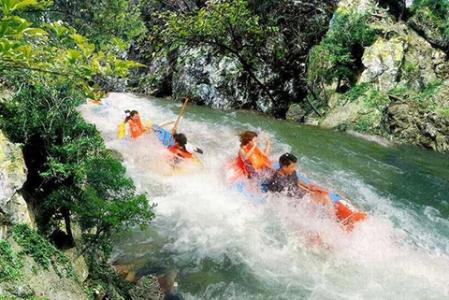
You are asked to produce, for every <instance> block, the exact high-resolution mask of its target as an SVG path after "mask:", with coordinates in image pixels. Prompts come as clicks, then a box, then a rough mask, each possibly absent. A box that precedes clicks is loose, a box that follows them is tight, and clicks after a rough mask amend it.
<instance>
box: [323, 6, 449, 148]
mask: <svg viewBox="0 0 449 300" xmlns="http://www.w3.org/2000/svg"><path fill="white" fill-rule="evenodd" d="M409 5H410V3H409ZM342 11H352V12H357V13H361V14H368V15H370V16H372V17H371V18H370V20H371V22H370V23H369V24H368V26H369V27H371V28H373V29H375V30H376V32H377V38H376V40H375V41H374V43H373V44H372V45H370V46H368V47H365V49H364V51H363V55H362V57H361V63H362V67H363V69H362V72H361V75H360V76H359V78H358V80H357V83H356V84H355V86H354V87H353V88H352V89H351V90H349V91H348V92H345V93H339V92H337V91H335V90H333V91H330V96H329V103H328V111H327V112H326V115H325V117H324V118H322V119H321V121H320V125H321V126H323V127H328V128H334V127H337V128H341V129H347V130H356V131H358V132H363V133H369V134H377V135H382V136H384V137H386V138H388V139H390V140H394V141H398V142H402V143H409V144H415V145H419V146H422V147H424V148H428V149H433V150H436V151H441V152H446V151H449V139H448V134H449V132H448V131H447V130H448V128H447V125H446V124H447V123H449V105H448V102H449V100H448V96H449V80H448V79H449V61H448V58H447V54H446V53H445V52H444V51H443V50H442V49H443V48H444V46H445V45H444V43H441V41H440V40H438V38H437V37H435V36H434V35H435V34H436V33H435V32H434V33H432V32H430V31H429V30H430V28H423V26H424V24H423V23H422V22H421V23H419V24H420V25H419V26H421V27H420V29H419V30H418V31H416V30H415V29H417V27H419V26H418V20H417V19H416V18H418V16H416V15H415V16H414V17H412V18H411V19H410V20H409V21H408V22H404V21H401V20H399V21H398V20H397V19H396V18H395V17H394V16H392V15H391V14H390V13H389V11H387V10H385V9H384V8H382V7H379V6H378V4H377V2H376V1H373V0H342V1H340V3H339V5H338V9H337V13H338V12H340V13H341V12H342ZM410 25H412V26H410ZM427 25H429V24H427ZM429 26H430V25H429ZM432 36H433V38H432ZM429 37H431V38H429ZM440 38H441V36H440ZM436 44H438V45H439V47H435V45H436ZM328 92H329V91H328Z"/></svg>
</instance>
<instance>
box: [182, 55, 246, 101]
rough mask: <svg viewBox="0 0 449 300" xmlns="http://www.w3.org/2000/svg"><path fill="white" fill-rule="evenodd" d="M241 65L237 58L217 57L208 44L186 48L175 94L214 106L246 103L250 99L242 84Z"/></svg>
mask: <svg viewBox="0 0 449 300" xmlns="http://www.w3.org/2000/svg"><path fill="white" fill-rule="evenodd" d="M241 76H242V72H241V66H240V64H239V63H238V61H236V60H235V59H233V58H230V57H226V56H224V57H216V56H213V55H212V54H211V51H210V50H209V49H207V48H193V49H187V50H184V52H183V53H182V54H180V55H179V57H178V61H177V64H176V71H175V73H174V75H173V95H174V96H175V97H183V96H189V97H190V98H191V99H192V100H193V101H195V102H197V103H200V104H205V105H208V106H211V107H214V108H221V109H229V108H231V107H241V106H244V105H245V104H246V103H247V102H248V99H247V97H246V91H245V89H244V87H243V86H242V85H241V82H240V78H241Z"/></svg>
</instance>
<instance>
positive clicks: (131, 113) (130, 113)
mask: <svg viewBox="0 0 449 300" xmlns="http://www.w3.org/2000/svg"><path fill="white" fill-rule="evenodd" d="M138 113H139V112H138V111H137V110H129V109H127V110H125V114H126V118H125V123H126V122H128V121H129V120H130V119H131V118H132V117H134V115H136V114H138Z"/></svg>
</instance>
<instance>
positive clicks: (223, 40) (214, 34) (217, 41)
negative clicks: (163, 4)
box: [159, 0, 283, 102]
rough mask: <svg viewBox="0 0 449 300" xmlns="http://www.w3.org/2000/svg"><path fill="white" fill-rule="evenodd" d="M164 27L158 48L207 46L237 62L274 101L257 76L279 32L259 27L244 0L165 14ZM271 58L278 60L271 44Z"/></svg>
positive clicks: (277, 49)
mask: <svg viewBox="0 0 449 300" xmlns="http://www.w3.org/2000/svg"><path fill="white" fill-rule="evenodd" d="M159 17H161V18H162V19H163V20H164V22H165V24H164V25H165V26H163V28H161V33H162V36H163V38H164V40H163V43H162V44H161V45H160V49H161V50H162V51H165V52H166V53H169V52H171V51H176V50H180V49H182V48H183V47H209V48H211V49H213V51H215V52H216V53H219V54H220V55H226V56H231V57H235V58H236V59H238V61H239V62H240V64H241V65H242V68H243V69H244V71H245V72H246V73H247V74H248V75H249V77H250V78H251V79H252V80H253V81H254V82H255V83H256V84H257V85H258V86H259V87H260V88H261V90H263V91H264V93H265V94H266V96H268V97H269V98H270V99H271V100H272V101H273V102H275V99H274V95H273V94H272V92H271V91H270V89H269V87H267V85H266V84H265V83H264V82H262V81H261V80H260V79H259V77H258V76H257V74H256V68H257V65H258V64H263V63H264V59H263V53H262V52H263V51H264V49H267V42H268V41H270V39H271V38H272V37H273V33H275V32H277V31H278V28H277V27H276V26H261V24H260V20H259V17H258V16H256V15H255V14H254V13H253V12H252V11H251V10H250V9H249V7H248V4H247V1H245V0H232V1H223V2H222V1H220V2H210V3H208V4H207V6H205V7H203V8H200V9H199V10H197V11H195V12H194V13H189V14H187V13H183V12H168V13H161V14H160V15H159ZM272 44H273V46H272V48H274V49H273V51H272V52H271V53H274V55H277V56H279V57H281V56H282V55H283V50H282V47H280V45H278V44H276V43H272Z"/></svg>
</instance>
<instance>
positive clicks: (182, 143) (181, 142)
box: [173, 133, 187, 149]
mask: <svg viewBox="0 0 449 300" xmlns="http://www.w3.org/2000/svg"><path fill="white" fill-rule="evenodd" d="M173 139H174V140H175V143H176V145H177V146H178V147H181V148H183V149H185V148H186V145H187V137H186V136H185V134H183V133H176V134H175V135H174V136H173Z"/></svg>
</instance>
